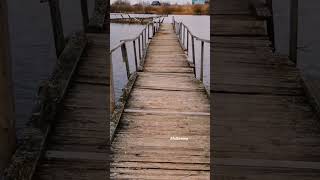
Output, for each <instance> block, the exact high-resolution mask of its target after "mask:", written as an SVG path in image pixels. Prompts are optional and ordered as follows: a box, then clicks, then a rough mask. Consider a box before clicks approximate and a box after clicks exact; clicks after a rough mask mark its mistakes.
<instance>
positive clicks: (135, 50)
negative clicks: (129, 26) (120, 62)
mask: <svg viewBox="0 0 320 180" xmlns="http://www.w3.org/2000/svg"><path fill="white" fill-rule="evenodd" d="M133 52H134V62H135V65H136V71H138V59H137V49H136V40H133Z"/></svg>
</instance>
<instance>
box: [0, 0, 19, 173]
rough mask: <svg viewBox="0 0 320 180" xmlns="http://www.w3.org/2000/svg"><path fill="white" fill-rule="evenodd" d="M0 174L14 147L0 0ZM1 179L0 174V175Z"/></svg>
mask: <svg viewBox="0 0 320 180" xmlns="http://www.w3.org/2000/svg"><path fill="white" fill-rule="evenodd" d="M0 22H1V23H0V175H1V174H2V170H3V169H4V168H5V167H6V166H7V165H8V163H9V161H10V159H11V156H12V154H13V153H14V151H15V147H16V132H15V117H14V98H13V80H12V74H11V56H10V42H9V23H8V6H7V2H6V0H0ZM0 179H1V176H0Z"/></svg>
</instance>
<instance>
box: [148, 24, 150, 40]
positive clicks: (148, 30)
mask: <svg viewBox="0 0 320 180" xmlns="http://www.w3.org/2000/svg"><path fill="white" fill-rule="evenodd" d="M148 39H150V24H148Z"/></svg>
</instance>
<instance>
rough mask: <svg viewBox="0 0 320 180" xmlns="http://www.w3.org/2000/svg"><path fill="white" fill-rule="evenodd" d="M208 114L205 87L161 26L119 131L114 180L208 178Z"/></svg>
mask: <svg viewBox="0 0 320 180" xmlns="http://www.w3.org/2000/svg"><path fill="white" fill-rule="evenodd" d="M209 115H210V105H209V99H208V96H207V94H206V91H205V89H204V87H203V85H201V83H200V82H199V81H198V80H196V79H195V78H194V75H193V70H192V68H191V67H189V64H188V62H187V59H186V56H185V54H184V52H183V50H182V48H181V46H180V44H179V42H178V38H177V37H176V35H175V33H174V31H173V28H172V25H171V24H163V25H162V26H161V29H160V31H159V32H158V33H157V35H156V36H155V37H154V38H153V39H152V41H151V43H150V46H149V49H148V53H147V58H146V61H145V66H144V70H143V72H139V74H138V78H137V80H136V82H135V84H134V87H133V90H132V92H131V94H130V97H129V100H128V102H127V105H126V107H125V110H124V113H123V115H122V118H121V120H120V124H119V126H118V129H117V131H116V135H115V138H114V141H113V143H112V147H111V151H112V155H111V159H112V162H111V179H209V175H210V155H209V154H210V152H209V142H210V137H209V136H210V130H209V128H210V127H209V125H210V116H209ZM186 138H187V139H188V140H186Z"/></svg>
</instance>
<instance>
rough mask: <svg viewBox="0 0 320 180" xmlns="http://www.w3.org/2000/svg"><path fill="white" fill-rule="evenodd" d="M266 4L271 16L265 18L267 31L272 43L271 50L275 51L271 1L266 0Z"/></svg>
mask: <svg viewBox="0 0 320 180" xmlns="http://www.w3.org/2000/svg"><path fill="white" fill-rule="evenodd" d="M266 5H267V7H268V8H269V10H270V12H271V16H270V17H268V18H267V31H268V35H269V39H270V41H271V43H272V50H273V51H275V39H274V22H273V3H272V0H266Z"/></svg>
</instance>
